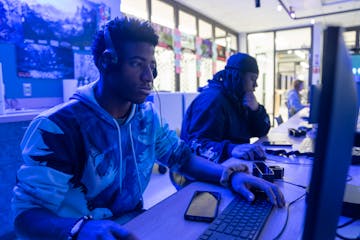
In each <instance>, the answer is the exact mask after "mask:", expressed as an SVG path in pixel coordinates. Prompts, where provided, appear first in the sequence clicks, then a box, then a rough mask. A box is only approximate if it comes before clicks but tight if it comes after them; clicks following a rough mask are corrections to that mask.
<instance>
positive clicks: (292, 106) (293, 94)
mask: <svg viewBox="0 0 360 240" xmlns="http://www.w3.org/2000/svg"><path fill="white" fill-rule="evenodd" d="M303 89H304V81H302V80H298V79H297V80H295V81H294V85H293V89H291V90H290V91H288V92H287V94H286V99H287V100H286V106H287V109H288V113H289V118H290V117H292V116H293V115H294V114H295V113H297V112H298V111H300V110H301V109H303V108H304V107H305V105H303V104H302V103H301V94H300V92H301V91H302V90H303Z"/></svg>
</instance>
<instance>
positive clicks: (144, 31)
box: [92, 17, 159, 68]
mask: <svg viewBox="0 0 360 240" xmlns="http://www.w3.org/2000/svg"><path fill="white" fill-rule="evenodd" d="M106 26H107V29H108V31H109V33H110V36H111V41H112V42H113V45H114V48H115V50H116V52H117V54H118V55H121V53H122V52H123V49H122V46H123V44H124V43H125V42H146V43H150V44H152V45H153V46H156V45H157V44H158V41H159V36H158V35H157V34H156V32H155V30H154V28H153V27H152V26H151V24H150V22H148V21H142V20H139V19H136V18H129V17H123V18H117V17H116V18H114V19H113V20H111V21H109V22H108V23H107V24H106ZM104 27H105V26H104ZM105 50H106V46H105V38H104V29H102V30H99V31H98V32H97V34H96V36H95V39H94V42H93V45H92V54H93V57H94V62H95V65H96V66H97V67H98V68H99V59H100V57H101V55H102V53H103V52H104V51H105Z"/></svg>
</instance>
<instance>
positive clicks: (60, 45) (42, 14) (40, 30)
mask: <svg viewBox="0 0 360 240" xmlns="http://www.w3.org/2000/svg"><path fill="white" fill-rule="evenodd" d="M21 9H22V13H21V16H22V19H23V22H22V29H23V38H24V41H23V43H18V44H17V63H18V64H17V70H18V76H19V77H29V78H50V79H58V78H60V79H61V78H74V56H73V52H72V51H73V50H90V49H91V44H92V41H93V38H94V35H95V33H96V31H97V30H98V29H99V28H100V26H102V25H103V24H104V23H105V22H106V21H107V19H109V18H110V7H108V6H106V5H105V4H104V3H102V2H101V1H90V0H71V1H70V0H64V1H50V0H26V1H21ZM68 57H69V58H68ZM45 62H47V65H48V68H46V67H44V65H43V64H44V63H45Z"/></svg>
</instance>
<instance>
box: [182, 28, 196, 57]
mask: <svg viewBox="0 0 360 240" xmlns="http://www.w3.org/2000/svg"><path fill="white" fill-rule="evenodd" d="M181 49H182V50H187V51H191V52H193V53H195V37H194V36H193V35H190V34H186V33H181Z"/></svg>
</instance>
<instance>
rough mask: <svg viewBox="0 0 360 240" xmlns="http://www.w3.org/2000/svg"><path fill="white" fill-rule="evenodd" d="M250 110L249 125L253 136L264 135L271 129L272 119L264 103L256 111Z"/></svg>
mask: <svg viewBox="0 0 360 240" xmlns="http://www.w3.org/2000/svg"><path fill="white" fill-rule="evenodd" d="M248 111H249V115H248V116H249V121H248V122H249V126H250V132H251V135H252V137H263V136H265V135H267V134H268V132H269V130H270V119H269V115H268V114H267V112H266V110H265V108H264V106H263V105H260V104H259V108H258V110H256V111H251V110H248Z"/></svg>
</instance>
